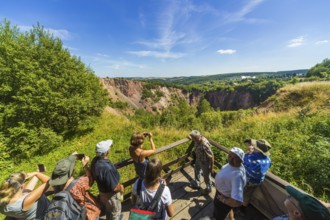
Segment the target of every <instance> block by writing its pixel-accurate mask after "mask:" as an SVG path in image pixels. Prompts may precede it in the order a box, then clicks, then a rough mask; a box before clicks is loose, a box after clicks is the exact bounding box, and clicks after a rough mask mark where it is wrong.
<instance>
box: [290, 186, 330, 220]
mask: <svg viewBox="0 0 330 220" xmlns="http://www.w3.org/2000/svg"><path fill="white" fill-rule="evenodd" d="M285 189H286V191H287V192H288V193H289V197H288V198H287V199H286V200H285V201H284V205H285V207H286V209H287V210H288V215H289V220H301V219H306V220H309V219H315V220H316V219H317V220H329V219H330V213H329V211H328V209H327V208H326V207H325V206H324V205H323V204H322V203H321V202H320V201H319V200H317V199H316V198H314V197H312V196H310V195H307V194H305V193H302V192H300V191H299V190H297V189H296V188H294V187H292V186H286V187H285Z"/></svg>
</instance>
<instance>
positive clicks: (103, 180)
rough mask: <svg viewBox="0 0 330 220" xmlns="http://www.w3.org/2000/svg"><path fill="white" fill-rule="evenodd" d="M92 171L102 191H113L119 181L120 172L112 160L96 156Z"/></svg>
mask: <svg viewBox="0 0 330 220" xmlns="http://www.w3.org/2000/svg"><path fill="white" fill-rule="evenodd" d="M91 171H92V175H93V178H94V180H95V181H96V183H97V188H98V189H99V191H100V192H102V193H111V192H113V190H114V189H115V187H116V186H117V185H118V183H119V180H120V176H119V173H118V171H117V169H116V167H115V166H114V165H113V164H112V163H111V161H110V160H107V159H102V158H99V157H94V159H93V161H92V166H91Z"/></svg>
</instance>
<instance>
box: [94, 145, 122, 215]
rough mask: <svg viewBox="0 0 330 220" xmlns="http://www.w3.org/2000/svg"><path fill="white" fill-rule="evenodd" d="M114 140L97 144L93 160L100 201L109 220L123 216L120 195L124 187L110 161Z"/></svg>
mask: <svg viewBox="0 0 330 220" xmlns="http://www.w3.org/2000/svg"><path fill="white" fill-rule="evenodd" d="M111 146H112V140H105V141H101V142H99V143H97V144H96V148H95V153H96V156H95V157H94V158H93V160H92V164H91V172H92V176H93V178H94V180H95V181H96V183H97V187H98V189H99V192H100V201H101V203H102V204H103V206H105V208H106V216H107V219H113V220H119V219H120V216H121V201H120V197H121V195H120V193H122V192H123V191H124V186H123V185H122V184H120V183H119V181H120V175H119V172H118V171H117V169H116V167H115V166H114V165H113V164H112V162H111V161H110V160H109V159H108V157H109V152H110V148H111Z"/></svg>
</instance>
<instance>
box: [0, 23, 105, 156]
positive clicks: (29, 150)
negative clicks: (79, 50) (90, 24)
mask: <svg viewBox="0 0 330 220" xmlns="http://www.w3.org/2000/svg"><path fill="white" fill-rule="evenodd" d="M0 85H1V86H0V143H1V145H3V147H2V148H1V151H2V152H1V153H2V154H3V155H2V156H3V158H5V157H15V158H28V157H30V156H32V155H36V154H42V153H44V152H47V151H49V150H52V149H55V148H56V147H58V146H59V145H61V144H62V142H63V140H65V139H66V138H67V137H70V136H72V134H73V133H76V132H83V131H85V130H88V129H91V126H92V125H93V121H94V120H95V119H96V118H97V116H99V115H100V113H101V112H102V111H103V109H104V106H105V105H106V103H107V99H106V91H105V90H104V89H102V87H101V86H100V82H99V79H98V78H97V77H96V76H95V74H94V72H93V71H92V70H91V69H90V68H88V67H86V66H85V64H84V63H83V62H82V61H81V60H80V58H79V57H76V56H73V55H71V54H70V52H69V51H68V49H66V48H65V47H64V46H63V43H62V41H61V40H60V39H59V38H56V37H54V36H53V35H52V34H51V33H49V32H48V31H46V30H45V29H44V28H43V27H42V26H41V25H39V24H38V25H36V26H33V28H32V29H31V30H30V31H27V32H21V31H20V30H19V28H17V27H16V26H11V24H10V22H9V21H8V20H4V21H3V22H1V23H0Z"/></svg>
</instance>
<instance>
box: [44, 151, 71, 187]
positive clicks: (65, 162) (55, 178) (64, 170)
mask: <svg viewBox="0 0 330 220" xmlns="http://www.w3.org/2000/svg"><path fill="white" fill-rule="evenodd" d="M76 159H77V158H76V156H75V155H70V156H68V157H67V158H65V159H62V160H59V161H58V162H57V163H56V166H55V168H54V170H53V173H52V176H51V178H50V180H49V185H51V186H59V185H63V184H65V183H66V182H67V181H68V179H70V178H71V176H72V174H73V169H74V165H75V161H76Z"/></svg>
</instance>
